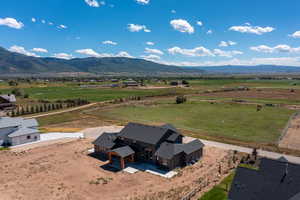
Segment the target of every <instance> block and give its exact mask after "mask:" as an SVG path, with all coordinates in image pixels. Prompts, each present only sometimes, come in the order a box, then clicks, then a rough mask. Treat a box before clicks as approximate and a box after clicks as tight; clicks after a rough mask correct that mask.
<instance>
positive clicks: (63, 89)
mask: <svg viewBox="0 0 300 200" xmlns="http://www.w3.org/2000/svg"><path fill="white" fill-rule="evenodd" d="M10 91H11V90H10V89H2V90H0V92H2V93H9V92H10ZM24 91H25V93H27V94H29V97H30V98H31V99H35V100H40V99H43V100H50V101H54V100H64V99H75V98H82V99H87V100H89V101H91V102H99V101H107V100H112V99H116V98H124V97H129V96H151V95H154V96H157V95H163V94H168V93H175V92H178V93H185V92H186V91H185V90H184V89H180V88H178V89H176V88H174V89H173V88H170V89H153V90H142V89H124V88H116V89H107V88H80V87H69V86H60V87H32V88H24Z"/></svg>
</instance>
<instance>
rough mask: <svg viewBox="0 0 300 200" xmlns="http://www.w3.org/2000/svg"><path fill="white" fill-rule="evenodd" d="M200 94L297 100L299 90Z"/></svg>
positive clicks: (299, 97)
mask: <svg viewBox="0 0 300 200" xmlns="http://www.w3.org/2000/svg"><path fill="white" fill-rule="evenodd" d="M201 96H207V97H223V98H257V99H288V100H299V99H300V90H295V91H294V92H291V91H290V90H288V89H251V90H249V91H232V92H217V93H206V94H201Z"/></svg>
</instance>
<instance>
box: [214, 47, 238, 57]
mask: <svg viewBox="0 0 300 200" xmlns="http://www.w3.org/2000/svg"><path fill="white" fill-rule="evenodd" d="M213 54H214V55H216V56H220V57H227V58H232V57H234V56H236V55H242V54H243V52H241V51H223V50H221V49H214V50H213Z"/></svg>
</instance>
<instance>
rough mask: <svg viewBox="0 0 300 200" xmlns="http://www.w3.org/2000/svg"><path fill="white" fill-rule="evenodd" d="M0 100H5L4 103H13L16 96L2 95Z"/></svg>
mask: <svg viewBox="0 0 300 200" xmlns="http://www.w3.org/2000/svg"><path fill="white" fill-rule="evenodd" d="M0 98H2V99H5V100H6V101H8V102H10V103H15V102H16V101H17V100H16V96H15V95H13V94H3V95H0Z"/></svg>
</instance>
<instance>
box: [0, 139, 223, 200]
mask: <svg viewBox="0 0 300 200" xmlns="http://www.w3.org/2000/svg"><path fill="white" fill-rule="evenodd" d="M90 142H91V141H90V140H87V139H81V140H77V141H71V142H68V143H64V144H51V145H49V146H44V147H38V148H35V149H31V150H28V151H26V152H19V153H16V152H10V151H2V152H0V163H1V165H0V177H1V178H0V199H1V200H41V199H43V200H86V199H87V200H89V199H103V200H123V199H124V200H125V199H159V200H162V199H172V200H174V199H178V197H180V196H182V194H185V193H186V192H189V191H190V190H191V188H192V187H193V186H194V185H195V184H197V183H198V182H199V180H200V179H203V178H204V177H214V179H213V181H212V182H211V184H212V183H216V182H217V181H219V179H221V178H222V177H221V176H219V175H217V174H218V173H217V171H218V169H219V165H220V164H221V165H223V164H224V166H227V165H228V161H227V160H228V159H227V156H228V152H225V151H223V150H220V149H216V148H206V149H205V151H204V158H203V159H202V161H201V162H199V163H197V164H195V165H194V166H190V167H187V168H185V169H184V170H182V171H181V172H180V173H179V175H178V176H177V177H175V178H173V179H171V180H168V179H164V178H161V177H158V176H155V175H151V174H148V173H144V172H138V173H136V174H127V173H123V172H117V173H116V172H112V171H109V170H105V169H103V168H102V167H101V166H103V165H105V164H106V163H105V162H102V161H100V160H98V159H96V158H93V157H91V156H89V155H87V150H88V149H89V148H91V147H92V145H91V143H90ZM221 160H222V161H221ZM224 169H225V167H224ZM211 184H210V185H209V186H212V185H211Z"/></svg>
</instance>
